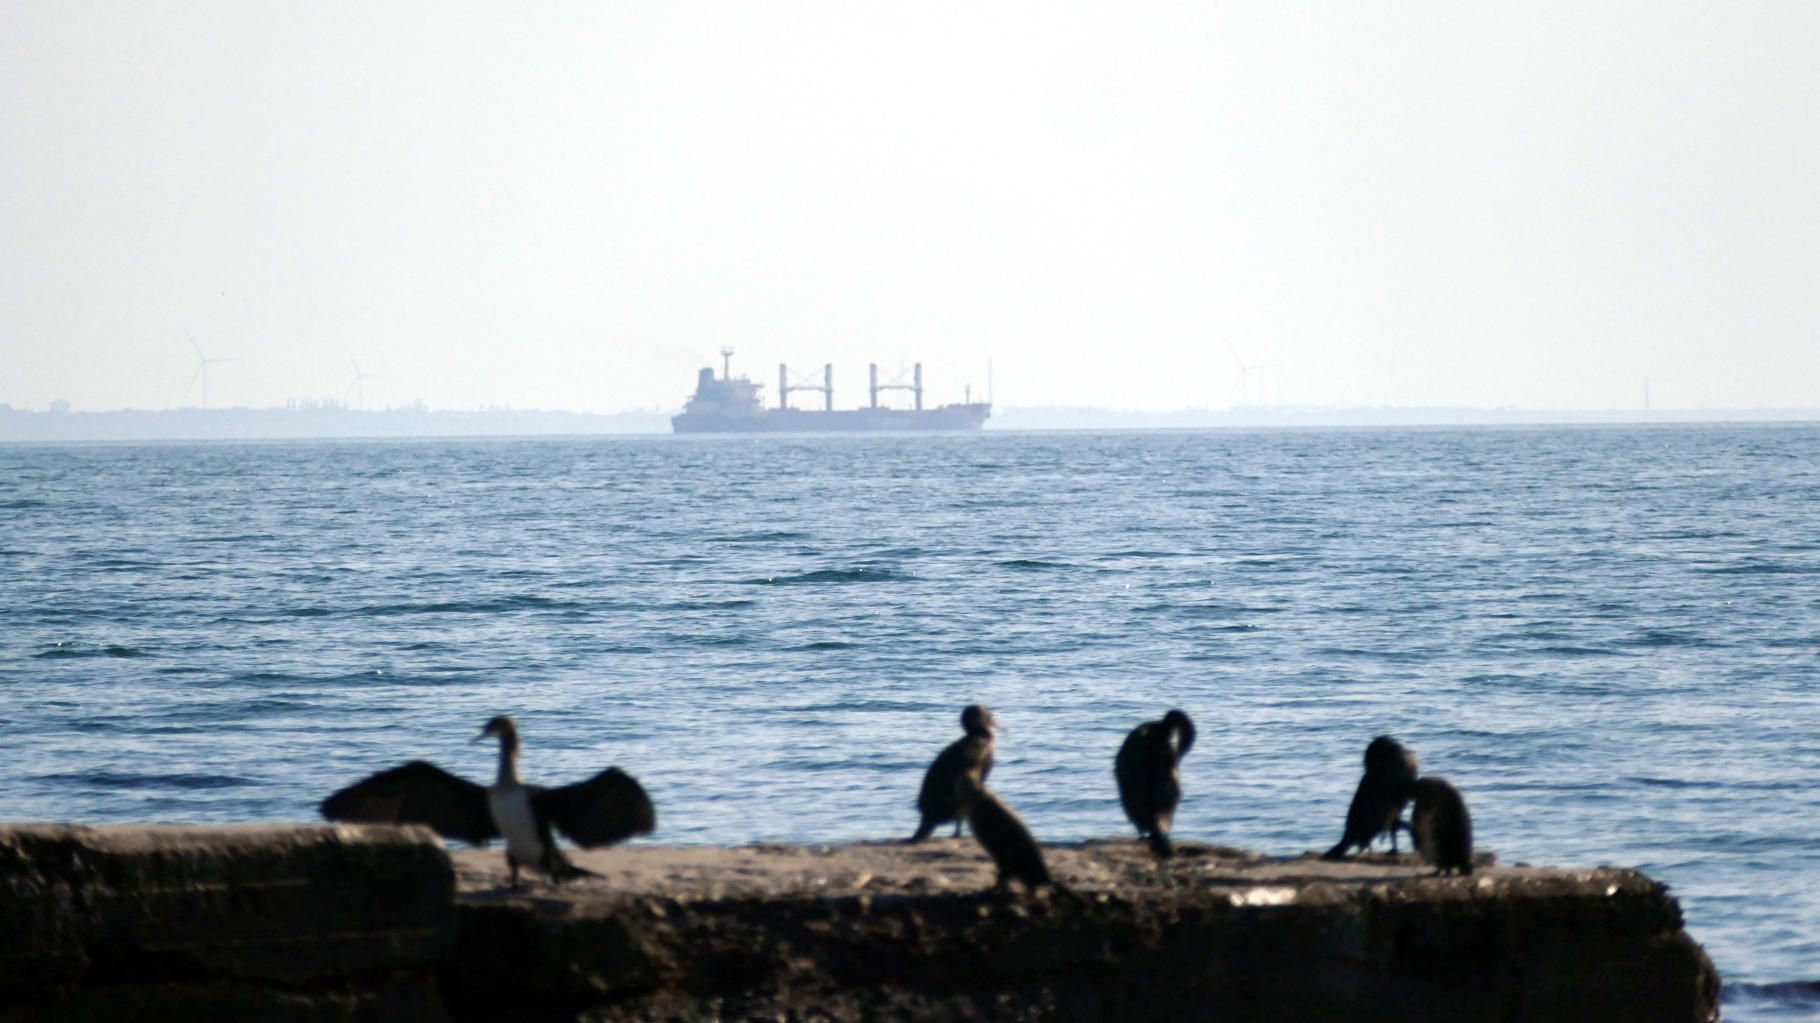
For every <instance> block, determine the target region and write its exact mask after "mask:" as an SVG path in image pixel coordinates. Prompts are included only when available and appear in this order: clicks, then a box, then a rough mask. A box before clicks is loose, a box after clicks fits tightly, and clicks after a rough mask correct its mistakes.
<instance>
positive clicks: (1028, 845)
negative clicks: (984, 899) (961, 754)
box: [954, 774, 1079, 899]
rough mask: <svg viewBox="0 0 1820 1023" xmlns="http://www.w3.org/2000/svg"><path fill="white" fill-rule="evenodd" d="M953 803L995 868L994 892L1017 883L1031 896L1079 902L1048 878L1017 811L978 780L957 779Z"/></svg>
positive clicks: (963, 776) (972, 777)
mask: <svg viewBox="0 0 1820 1023" xmlns="http://www.w3.org/2000/svg"><path fill="white" fill-rule="evenodd" d="M954 799H955V802H956V803H958V804H960V807H961V812H962V813H963V814H965V815H966V817H967V823H968V824H970V825H972V826H973V837H974V839H976V840H977V841H978V842H979V844H980V847H981V848H983V849H985V850H986V854H987V855H988V856H991V857H992V862H993V864H994V865H995V866H997V867H998V880H997V881H996V882H995V883H994V884H993V888H994V889H996V890H999V891H1010V890H1011V882H1013V881H1019V882H1022V883H1023V885H1024V889H1025V890H1026V891H1028V892H1030V893H1031V894H1035V893H1036V892H1037V890H1039V889H1042V888H1048V889H1050V890H1051V891H1055V892H1060V893H1061V894H1063V895H1067V896H1070V897H1073V898H1077V899H1078V898H1079V896H1078V895H1075V893H1074V892H1073V891H1071V890H1070V889H1068V888H1067V887H1065V886H1063V885H1061V884H1059V883H1057V882H1056V880H1055V878H1054V877H1052V876H1051V875H1050V873H1049V865H1048V864H1047V863H1045V862H1044V861H1043V850H1042V847H1041V846H1039V845H1037V844H1036V837H1035V836H1034V835H1032V834H1030V829H1029V828H1028V827H1025V826H1024V821H1023V819H1022V818H1020V817H1019V816H1018V815H1017V811H1015V810H1013V809H1011V807H1010V806H1008V805H1006V803H1005V801H1004V800H1002V799H1000V798H999V797H998V794H997V793H995V792H993V791H992V790H991V789H989V788H987V787H986V786H985V785H983V784H981V783H980V781H979V779H978V777H976V776H975V775H971V774H961V775H957V776H956V777H955V779H954Z"/></svg>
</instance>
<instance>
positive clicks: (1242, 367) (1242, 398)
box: [1226, 341, 1264, 408]
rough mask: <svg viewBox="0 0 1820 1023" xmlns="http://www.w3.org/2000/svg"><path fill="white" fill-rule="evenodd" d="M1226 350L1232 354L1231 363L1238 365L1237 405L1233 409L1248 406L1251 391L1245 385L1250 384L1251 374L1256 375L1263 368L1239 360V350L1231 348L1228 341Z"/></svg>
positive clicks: (1230, 343)
mask: <svg viewBox="0 0 1820 1023" xmlns="http://www.w3.org/2000/svg"><path fill="white" fill-rule="evenodd" d="M1226 350H1227V351H1229V352H1231V353H1232V361H1233V362H1236V363H1238V364H1239V374H1238V387H1239V401H1238V404H1237V405H1235V406H1233V407H1234V408H1238V407H1240V406H1244V405H1249V404H1251V400H1250V399H1251V389H1250V388H1249V387H1247V386H1246V384H1247V383H1249V382H1250V379H1251V374H1253V373H1256V372H1257V371H1258V370H1261V369H1263V368H1264V367H1263V366H1254V365H1252V364H1251V363H1248V362H1246V361H1245V360H1244V359H1241V358H1239V350H1238V349H1237V348H1234V347H1232V342H1230V341H1228V342H1226Z"/></svg>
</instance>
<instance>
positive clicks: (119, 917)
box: [0, 825, 454, 1019]
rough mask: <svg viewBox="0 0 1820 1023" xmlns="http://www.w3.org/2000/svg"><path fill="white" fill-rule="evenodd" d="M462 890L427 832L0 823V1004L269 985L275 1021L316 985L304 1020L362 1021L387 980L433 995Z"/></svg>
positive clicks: (35, 1005) (234, 992) (171, 997)
mask: <svg viewBox="0 0 1820 1023" xmlns="http://www.w3.org/2000/svg"><path fill="white" fill-rule="evenodd" d="M453 887H454V879H453V874H452V872H451V870H450V866H449V860H448V856H447V854H446V853H445V852H444V851H443V849H442V847H441V845H440V843H438V842H437V841H436V840H435V838H434V836H433V835H431V834H430V833H429V832H427V831H423V830H421V829H405V828H345V827H332V826H321V827H292V826H287V827H268V826H243V827H210V828H196V827H174V826H156V827H143V826H133V827H125V826H123V827H107V828H84V827H72V826H65V825H19V826H9V827H0V919H4V920H6V921H7V929H8V931H9V932H10V933H9V935H8V940H7V941H5V942H3V943H0V1009H5V1010H7V1011H10V1012H11V1014H12V1015H15V1016H18V1015H20V1014H21V1013H23V1014H25V1015H27V1016H30V1017H31V1018H39V1017H41V1016H55V1015H67V1017H68V1018H84V1017H86V1018H107V1017H114V1018H133V1017H139V1018H148V1017H151V1016H157V1015H160V1014H162V1013H161V1012H160V1010H159V1009H158V1006H160V1005H173V1006H174V1005H181V1004H198V1003H196V999H197V998H204V999H205V1000H218V1001H219V1000H225V1001H222V1004H224V1005H228V1004H242V1003H243V1002H245V1001H246V1000H247V999H254V1000H257V998H259V997H261V995H260V994H259V993H260V992H269V993H271V994H272V997H273V998H274V999H275V1000H274V1002H273V1015H274V1018H276V1017H277V1016H278V1015H284V1014H286V1013H280V1011H279V1003H280V1002H284V1001H285V1000H287V999H288V1000H289V1002H290V1003H297V1002H298V998H299V997H303V996H307V997H306V998H305V1000H306V1001H307V1000H308V998H316V1002H317V1004H319V1005H321V1006H322V1008H323V1012H322V1013H320V1014H318V1015H314V1016H310V1015H308V1014H307V1013H305V1014H304V1015H296V1012H302V1011H303V1009H302V1008H301V1007H300V1004H294V1005H293V1006H292V1007H293V1009H294V1010H296V1012H291V1013H289V1014H290V1015H292V1016H293V1017H294V1018H349V1019H352V1018H358V1017H359V1015H360V1012H361V1011H363V1010H359V1006H361V1005H365V1004H368V1003H372V1004H379V1003H386V1002H389V1001H395V1000H396V998H397V997H398V996H395V995H389V994H383V993H384V992H392V991H395V990H411V989H413V987H415V988H419V989H422V990H424V991H426V992H428V993H429V994H430V996H431V997H432V1000H433V996H434V991H433V990H432V989H431V988H430V986H429V985H427V984H425V983H421V980H422V979H423V978H427V977H428V976H429V975H430V970H431V967H432V964H433V963H434V962H436V960H437V959H438V958H439V957H440V956H441V955H442V954H443V953H444V951H445V950H446V948H447V947H448V945H449V939H450V934H451V922H452V915H451V907H450V898H451V895H452V892H453ZM413 977H416V978H419V981H417V982H414V981H412V979H411V978H413ZM324 992H329V993H332V995H333V997H327V996H321V993H324ZM281 996H282V997H281ZM331 1003H335V1004H340V1005H342V1006H343V1008H335V1007H334V1006H333V1005H332V1004H331ZM102 1005H116V1006H120V1007H122V1008H121V1009H119V1010H111V1011H102V1010H101V1008H100V1007H101V1006H102ZM85 1006H87V1008H84V1007H85ZM126 1006H136V1007H137V1008H135V1009H133V1010H132V1011H131V1012H127V1011H125V1009H124V1007H126ZM349 1009H351V1010H356V1011H354V1014H353V1015H349V1014H348V1011H347V1010H349ZM180 1014H181V1012H173V1013H170V1014H169V1015H172V1016H173V1018H174V1016H175V1015H180ZM226 1015H229V1016H231V1015H233V1014H232V1013H228V1014H226ZM192 1018H193V1017H192Z"/></svg>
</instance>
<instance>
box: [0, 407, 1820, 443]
mask: <svg viewBox="0 0 1820 1023" xmlns="http://www.w3.org/2000/svg"><path fill="white" fill-rule="evenodd" d="M671 415H672V413H670V412H665V411H657V410H642V411H632V412H604V413H602V412H561V411H545V410H535V409H523V410H521V409H499V408H490V409H479V410H471V411H458V410H442V409H427V408H424V407H423V406H411V407H407V408H400V409H385V410H359V409H350V408H346V407H343V406H303V407H294V408H258V409H256V408H221V409H201V408H180V409H164V410H141V409H118V410H111V411H97V412H88V411H72V410H69V409H67V408H65V407H62V406H61V405H59V407H57V408H54V409H52V410H36V409H21V408H15V407H13V406H11V405H5V404H0V442H15V443H46V442H59V441H178V440H287V439H297V440H303V439H315V438H350V439H351V438H405V437H510V436H552V435H605V434H667V433H669V432H670V416H671ZM1726 422H1739V423H1790V422H1820V409H1813V408H1777V409H1591V410H1574V409H1521V408H1495V409H1484V408H1423V407H1402V406H1382V407H1372V408H1322V407H1312V406H1276V405H1270V406H1263V405H1260V406H1241V407H1239V408H1235V409H1184V410H1181V411H1175V412H1140V411H1124V410H1118V409H1102V408H1073V407H1063V406H1033V407H1023V408H1006V409H1002V410H997V411H994V413H993V416H992V418H991V419H990V420H988V421H987V423H986V429H988V430H992V431H1004V430H1146V429H1150V430H1157V429H1161V430H1169V429H1175V430H1198V429H1222V428H1226V429H1232V428H1239V429H1262V428H1296V427H1401V426H1527V425H1534V426H1541V425H1599V424H1648V423H1663V424H1671V423H1726Z"/></svg>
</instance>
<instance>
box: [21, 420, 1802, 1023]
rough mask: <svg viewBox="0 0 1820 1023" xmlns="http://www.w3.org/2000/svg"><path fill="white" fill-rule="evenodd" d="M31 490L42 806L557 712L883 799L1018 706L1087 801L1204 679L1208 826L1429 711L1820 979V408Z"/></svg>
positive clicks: (289, 454) (277, 799) (1025, 733)
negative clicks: (1650, 424)
mask: <svg viewBox="0 0 1820 1023" xmlns="http://www.w3.org/2000/svg"><path fill="white" fill-rule="evenodd" d="M0 523H4V529H3V530H0V624H3V626H4V629H3V631H0V695H3V696H4V702H3V703H0V727H3V728H4V730H5V733H6V736H7V738H6V749H7V755H6V756H5V757H4V758H0V818H4V819H12V820H19V819H61V820H77V821H85V822H116V821H145V820H177V821H237V820H304V819H309V818H310V817H311V816H312V814H313V812H314V810H313V808H314V805H315V802H316V800H318V799H319V798H320V797H321V796H322V795H323V794H324V793H325V792H327V791H329V790H330V789H332V788H334V787H336V786H338V785H340V784H343V783H345V782H347V781H349V780H352V779H354V778H356V777H358V776H360V775H362V774H364V773H366V772H369V771H372V770H374V769H376V768H379V767H381V766H385V765H388V764H390V763H392V762H394V761H397V760H399V759H401V758H404V757H408V756H425V757H429V758H431V759H434V760H436V761H438V762H440V763H442V764H443V765H445V766H448V767H450V768H453V769H456V770H459V771H461V772H463V773H466V774H468V775H469V776H470V777H474V778H477V779H479V778H483V777H484V776H486V775H487V774H488V772H489V771H490V769H491V760H490V758H489V756H490V755H489V751H488V750H487V749H486V748H485V747H481V746H472V745H469V744H468V739H469V738H470V736H472V735H473V734H474V732H475V731H476V730H477V728H478V726H479V724H480V723H481V722H482V721H483V720H484V719H485V718H486V717H488V716H489V715H492V714H494V713H499V712H512V713H515V714H517V715H518V717H519V720H520V724H521V727H522V729H523V731H524V733H525V737H526V751H527V752H526V766H527V770H528V771H529V772H531V773H533V774H535V775H536V776H538V777H542V778H548V779H552V780H555V779H564V778H571V777H576V776H579V775H581V774H583V773H584V772H591V771H593V770H595V769H597V768H598V767H599V766H602V765H604V764H606V763H617V764H619V765H621V766H623V767H626V768H628V769H629V770H631V771H632V772H633V773H635V774H636V775H638V776H639V777H640V778H641V779H642V780H643V781H644V782H645V784H646V786H647V788H649V789H650V791H651V793H652V796H653V798H654V799H655V800H656V801H657V803H658V806H659V812H660V825H661V830H660V832H659V834H658V835H657V836H655V839H654V840H655V841H662V842H672V843H674V842H743V841H747V840H752V839H778V840H824V839H830V840H832V839H854V838H877V837H882V836H892V835H899V834H907V833H908V832H909V831H910V830H911V828H912V826H913V825H914V823H915V821H914V820H913V819H912V818H913V813H912V811H911V809H910V806H909V804H910V801H911V799H912V798H913V796H914V794H915V789H916V785H917V782H918V780H919V777H920V772H921V770H922V767H923V766H924V765H925V764H926V762H927V760H928V758H929V757H930V756H931V755H932V754H933V752H934V751H935V750H936V749H938V748H939V747H940V746H941V745H942V744H943V743H945V742H947V741H948V740H949V739H951V738H952V737H953V736H954V735H956V734H958V726H957V724H956V715H957V714H958V711H959V708H960V706H961V705H962V704H965V703H968V702H971V701H975V700H979V701H983V702H986V703H989V704H991V705H992V706H993V707H994V708H995V710H996V711H997V713H998V715H999V716H1000V718H1001V719H1002V720H1003V721H1004V722H1005V723H1006V724H1007V725H1008V726H1009V729H1010V731H1008V732H1007V733H1006V734H1005V735H1004V736H1003V738H1002V740H1001V749H1000V758H999V766H998V768H997V770H996V771H995V773H994V782H995V787H997V788H998V789H999V790H1000V791H1001V792H1002V793H1003V794H1004V795H1005V796H1006V797H1007V798H1008V799H1010V800H1011V801H1012V802H1013V803H1014V804H1015V805H1017V806H1018V808H1019V809H1020V811H1021V812H1022V813H1023V814H1024V816H1025V817H1026V818H1027V819H1028V820H1029V821H1030V822H1031V823H1032V825H1033V827H1034V828H1035V829H1036V830H1037V831H1038V833H1039V834H1040V835H1042V836H1043V837H1046V838H1051V839H1070V838H1083V837H1087V836H1093V835H1104V834H1118V833H1122V832H1123V831H1124V829H1125V823H1124V820H1123V817H1122V815H1121V814H1120V811H1119V808H1118V804H1117V800H1116V796H1115V794H1114V791H1113V788H1112V782H1111V773H1110V765H1111V756H1112V753H1113V751H1114V749H1116V747H1117V744H1118V742H1119V741H1120V739H1121V738H1122V736H1123V734H1124V732H1125V730H1126V729H1128V728H1129V727H1130V726H1131V725H1133V724H1135V723H1136V722H1138V721H1140V720H1143V719H1145V718H1146V717H1154V716H1156V715H1158V714H1160V713H1161V712H1162V711H1163V710H1165V709H1167V708H1168V707H1171V706H1181V707H1184V708H1186V709H1188V710H1189V711H1190V712H1191V713H1193V714H1194V716H1195V718H1196V720H1197V721H1198V722H1199V724H1200V726H1201V736H1202V738H1201V743H1200V745H1199V746H1197V747H1196V749H1195V750H1194V752H1193V753H1192V754H1191V755H1190V756H1189V758H1188V759H1187V760H1186V761H1185V762H1184V765H1183V766H1184V776H1185V778H1184V782H1185V785H1186V787H1187V792H1188V796H1187V800H1186V802H1185V803H1184V806H1183V810H1182V814H1181V817H1180V819H1179V821H1178V829H1179V831H1180V833H1181V834H1182V835H1184V836H1187V837H1191V838H1197V839H1207V840H1213V841H1220V842H1228V843H1233V844H1238V845H1244V846H1250V847H1255V848H1259V849H1262V850H1266V851H1270V852H1277V853H1295V852H1300V851H1302V850H1307V849H1316V848H1325V847H1326V846H1327V845H1329V844H1331V843H1332V842H1333V841H1335V840H1336V839H1337V838H1338V833H1339V825H1340V822H1341V820H1342V818H1343V817H1344V814H1345V808H1346V802H1347V800H1348V798H1349V797H1350V795H1351V791H1352V786H1353V784H1354V783H1355V781H1356V778H1357V771H1358V765H1359V756H1360V753H1361V750H1362V749H1363V747H1364V744H1365V742H1366V741H1367V740H1369V739H1370V738H1371V737H1372V736H1373V735H1376V734H1379V733H1381V732H1391V733H1394V734H1396V735H1397V736H1398V737H1399V738H1401V739H1402V740H1404V741H1405V742H1406V743H1408V744H1409V745H1410V746H1412V747H1413V748H1414V749H1415V750H1416V751H1417V752H1418V754H1419V755H1420V756H1421V759H1422V764H1423V767H1424V769H1425V770H1426V771H1429V772H1432V773H1437V774H1444V775H1447V776H1448V777H1450V778H1451V779H1453V780H1454V781H1455V783H1456V784H1458V785H1459V786H1460V788H1461V789H1462V790H1463V791H1464V792H1465V794H1466V796H1467V798H1468V800H1469V802H1470V804H1471V806H1472V810H1473V814H1474V818H1475V827H1476V832H1477V836H1478V839H1479V843H1480V844H1481V845H1482V846H1483V847H1487V848H1491V849H1494V850H1496V851H1497V852H1498V854H1499V855H1500V856H1501V857H1502V858H1503V859H1504V860H1506V861H1527V862H1535V863H1552V864H1598V863H1616V864H1626V865H1636V866H1640V867H1642V868H1644V869H1645V870H1648V871H1649V872H1650V873H1651V874H1653V875H1655V876H1656V877H1658V878H1661V879H1664V880H1666V881H1668V882H1669V883H1671V884H1672V885H1673V887H1674V889H1675V891H1676V892H1677V893H1678V894H1679V895H1680V896H1681V897H1682V898H1683V900H1684V905H1685V908H1686V910H1687V913H1688V917H1689V926H1690V928H1691V930H1692V931H1693V933H1694V935H1695V937H1696V938H1698V939H1699V940H1701V941H1702V942H1704V943H1705V944H1706V946H1707V948H1708V949H1709V951H1711V952H1712V954H1713V956H1714V958H1715V960H1716V961H1717V962H1718V964H1719V967H1720V969H1721V971H1722V972H1723V973H1724V974H1725V975H1726V978H1727V980H1728V981H1731V982H1734V983H1733V986H1732V987H1731V988H1730V990H1729V995H1728V997H1730V999H1731V1001H1732V1005H1731V1007H1730V1009H1729V1011H1730V1012H1731V1013H1732V1018H1741V1017H1742V1016H1743V1015H1748V1014H1753V1013H1761V1014H1763V1015H1762V1016H1761V1018H1781V1017H1772V1016H1771V1015H1769V1014H1770V1013H1774V1012H1788V1011H1795V1012H1799V1011H1800V1009H1801V1003H1800V996H1799V995H1798V994H1797V995H1792V996H1791V995H1787V994H1786V992H1785V991H1784V990H1783V989H1780V988H1759V987H1756V986H1754V985H1772V984H1779V983H1784V982H1789V981H1801V980H1812V979H1814V978H1815V977H1816V976H1820V935H1817V934H1816V922H1817V921H1820V884H1817V883H1816V882H1815V881H1814V880H1813V879H1812V877H1813V875H1812V873H1811V871H1812V870H1813V868H1814V864H1815V863H1816V861H1817V860H1820V785H1817V784H1816V780H1817V779H1820V696H1817V694H1816V668H1817V666H1820V428H1815V427H1811V426H1795V427H1789V426H1780V427H1706V428H1688V427H1673V428H1634V429H1626V428H1594V429H1568V428H1562V429H1507V430H1462V431H1388V430H1372V431H1333V432H1261V433H1242V432H1206V433H1128V434H994V433H990V432H988V433H984V434H978V435H969V436H925V437H908V438H891V437H802V438H788V437H781V438H719V439H714V438H670V437H664V438H638V439H631V438H624V439H563V440H547V439H539V440H523V441H510V440H507V441H494V440H485V441H457V442H449V441H422V442H403V443H399V442H372V443H248V444H223V443H212V444H193V445H161V446H117V445H96V446H73V445H72V446H55V447H25V446H0ZM1806 1004H1807V1005H1808V1006H1809V1007H1813V1006H1814V1003H1813V1002H1808V1003H1806Z"/></svg>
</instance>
